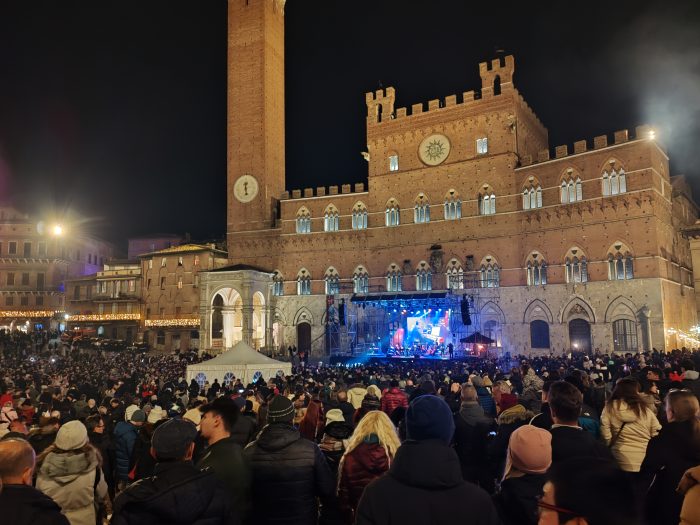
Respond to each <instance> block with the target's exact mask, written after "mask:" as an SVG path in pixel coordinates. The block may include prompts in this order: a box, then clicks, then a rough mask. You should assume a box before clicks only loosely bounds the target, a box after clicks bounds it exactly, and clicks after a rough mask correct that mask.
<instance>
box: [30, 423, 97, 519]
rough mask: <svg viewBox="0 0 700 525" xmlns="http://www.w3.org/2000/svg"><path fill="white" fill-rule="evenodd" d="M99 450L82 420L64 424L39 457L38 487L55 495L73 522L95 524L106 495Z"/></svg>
mask: <svg viewBox="0 0 700 525" xmlns="http://www.w3.org/2000/svg"><path fill="white" fill-rule="evenodd" d="M101 463H102V461H101V458H100V453H99V452H98V451H97V449H95V448H94V447H93V446H92V445H91V444H90V442H89V441H88V433H87V428H85V425H83V424H82V423H81V422H80V421H70V422H68V423H66V424H65V425H63V426H62V427H61V428H60V429H59V431H58V434H56V441H55V443H54V444H53V445H51V446H49V447H48V448H47V449H46V450H45V451H44V452H43V453H42V454H41V455H40V456H39V457H38V458H37V472H38V473H37V478H36V488H37V489H39V490H40V491H42V492H43V493H44V494H46V495H47V496H49V497H50V498H52V499H53V500H54V501H55V502H56V503H58V505H60V507H61V511H62V512H63V514H65V516H66V517H67V518H68V521H70V523H71V525H95V523H96V522H97V512H98V511H97V510H96V505H95V502H97V503H98V505H97V507H99V503H100V502H101V501H103V500H104V498H105V496H106V495H107V483H106V482H105V479H104V474H103V473H102V467H101Z"/></svg>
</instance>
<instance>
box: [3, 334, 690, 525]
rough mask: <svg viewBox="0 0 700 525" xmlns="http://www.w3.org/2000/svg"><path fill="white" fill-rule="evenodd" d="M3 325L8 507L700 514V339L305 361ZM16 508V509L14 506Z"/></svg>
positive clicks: (557, 517)
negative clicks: (196, 373)
mask: <svg viewBox="0 0 700 525" xmlns="http://www.w3.org/2000/svg"><path fill="white" fill-rule="evenodd" d="M49 347H50V343H48V344H47V342H46V341H45V340H39V341H27V340H26V339H22V338H17V337H13V338H11V337H8V336H3V337H2V339H1V340H0V349H1V351H2V357H1V358H0V406H1V407H2V410H1V412H0V482H1V483H0V523H11V524H16V525H22V524H32V525H42V524H68V523H70V524H71V525H94V524H104V523H113V524H115V525H126V524H149V525H151V524H154V525H157V524H185V523H187V524H207V525H209V524H211V525H215V524H219V523H221V524H229V523H230V524H234V523H235V524H238V523H244V524H302V525H306V524H309V525H311V524H328V525H330V524H338V525H342V524H350V523H358V524H389V523H431V524H443V523H450V524H452V523H464V524H489V525H490V524H494V525H495V524H498V523H502V524H504V525H510V524H518V525H527V524H535V523H540V524H554V523H557V524H564V523H565V524H579V525H582V524H589V525H599V524H613V523H614V524H619V525H626V524H639V523H642V524H649V525H665V524H674V525H677V524H679V523H681V524H700V419H699V418H700V408H699V404H698V399H699V397H700V377H699V374H698V372H697V370H700V353H699V352H698V351H690V350H686V349H680V350H674V351H673V352H670V353H659V352H657V351H653V352H645V353H637V354H626V355H607V354H602V353H600V352H593V353H591V355H584V354H583V353H578V352H573V353H571V354H568V355H563V356H553V355H552V356H539V357H532V356H527V357H526V356H514V357H513V358H509V359H497V358H471V359H468V360H466V361H427V360H425V361H424V362H422V361H420V360H416V361H404V362H398V363H374V364H365V365H359V366H354V367H350V368H348V367H344V366H335V367H329V366H324V367H314V366H305V367H296V368H295V369H294V370H293V374H292V375H291V376H287V377H281V376H278V377H274V378H269V379H268V380H267V381H265V380H263V379H260V380H259V381H258V382H256V383H255V384H244V383H242V382H241V381H240V379H238V378H234V379H233V380H232V381H231V382H230V383H227V384H223V383H222V382H221V381H220V380H221V379H222V378H216V379H214V380H213V381H212V383H211V384H209V383H207V384H205V385H204V386H203V387H202V385H200V384H198V383H197V382H195V381H191V382H189V383H188V382H187V381H185V379H184V377H185V370H186V366H187V364H190V363H194V362H197V361H199V360H201V359H202V358H204V357H207V356H205V355H200V354H198V353H196V352H183V353H179V354H175V355H153V354H134V353H100V352H95V351H92V350H90V351H87V352H83V353H79V352H77V351H72V352H71V351H65V349H61V348H49ZM5 520H7V521H5Z"/></svg>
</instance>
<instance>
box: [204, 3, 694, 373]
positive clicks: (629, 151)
mask: <svg viewBox="0 0 700 525" xmlns="http://www.w3.org/2000/svg"><path fill="white" fill-rule="evenodd" d="M284 6H285V1H284V0H228V30H229V35H228V173H227V177H228V178H227V182H228V192H227V197H228V223H227V233H228V250H229V263H230V265H229V266H226V267H223V268H217V269H215V270H212V271H210V272H202V273H201V276H200V286H201V289H202V293H201V302H200V315H201V330H200V334H201V336H200V340H201V342H200V345H201V347H202V348H207V349H210V348H217V349H227V348H229V349H230V348H233V346H234V345H235V344H236V343H237V342H238V341H240V340H243V341H245V342H246V343H248V344H250V345H251V346H253V347H254V348H257V349H265V350H266V351H269V352H270V353H283V352H284V348H285V347H287V346H289V345H292V344H294V345H296V346H297V347H298V348H299V349H304V350H308V351H309V352H311V354H312V355H315V356H317V357H323V359H324V360H326V356H328V355H330V356H333V355H334V354H335V355H338V354H341V355H342V354H344V353H345V352H348V351H349V349H353V352H356V353H358V354H359V353H361V352H374V351H375V350H377V349H381V350H382V351H385V350H387V349H388V348H389V345H393V346H394V347H396V346H397V345H398V346H399V348H400V349H401V348H403V347H402V345H410V344H411V340H412V338H414V336H413V335H412V336H410V338H408V339H407V338H406V334H408V333H411V332H412V329H413V327H415V324H416V323H415V318H414V317H415V316H416V315H417V314H418V313H419V309H420V311H422V312H423V314H424V315H427V314H428V313H430V314H431V316H432V317H431V321H430V327H429V328H430V330H428V331H423V332H421V333H423V334H429V335H431V336H435V337H437V338H438V339H442V341H443V343H444V342H447V341H452V342H453V343H454V344H455V346H457V345H458V344H459V342H460V340H461V339H463V338H465V336H467V335H468V334H469V333H471V332H472V331H473V330H479V331H480V332H481V333H482V334H485V335H487V336H488V337H489V338H491V339H492V340H493V341H494V343H493V345H492V346H493V350H494V351H498V352H505V351H509V352H516V353H525V354H527V353H530V352H533V351H537V352H544V353H549V352H568V351H570V350H571V349H583V350H592V349H595V348H598V349H600V350H603V351H606V352H612V351H618V352H636V351H638V350H640V349H643V350H650V349H651V348H659V349H668V348H674V347H679V346H681V345H683V344H685V342H684V341H689V339H687V337H686V333H684V331H686V330H689V328H690V327H694V326H695V325H696V324H697V315H696V304H695V294H694V293H693V286H692V285H693V274H692V261H691V257H690V247H689V244H688V240H687V237H685V234H684V229H686V228H688V227H690V226H691V225H693V224H694V223H695V220H696V218H697V217H698V216H699V215H700V208H698V206H697V205H696V204H695V203H694V201H693V199H692V195H691V193H690V190H689V188H688V186H687V184H686V183H685V182H684V181H683V180H682V177H671V176H670V175H669V159H668V157H667V155H666V152H665V151H664V149H663V147H662V145H661V144H660V143H659V142H658V141H657V140H656V138H655V135H654V134H651V133H650V132H649V128H647V127H644V126H640V127H638V128H637V130H636V132H635V133H634V134H633V135H630V134H629V133H628V131H627V130H618V131H616V132H615V133H614V134H612V135H609V134H605V135H600V136H597V137H594V138H593V139H592V140H590V139H582V140H579V141H577V142H575V143H574V144H573V149H570V147H569V145H558V146H555V147H553V148H552V147H550V145H549V142H548V132H547V129H546V128H545V126H544V125H543V124H542V123H541V122H540V120H539V119H538V118H537V115H536V114H535V112H534V111H533V110H532V109H531V108H530V107H529V106H528V104H527V103H526V101H525V100H524V99H523V97H522V95H521V94H520V93H519V91H518V90H517V89H516V86H515V84H514V73H515V61H514V58H513V57H512V56H510V55H509V56H504V57H500V58H498V59H496V60H492V61H490V62H482V63H480V64H479V73H480V77H481V86H479V88H478V89H476V90H473V91H464V92H462V93H461V94H453V95H448V96H446V97H444V98H442V99H435V100H430V101H427V103H426V102H417V103H414V104H412V105H410V106H405V107H395V106H396V102H397V100H398V98H397V91H396V90H395V89H394V88H393V87H387V88H386V89H382V90H379V91H376V92H374V93H366V94H365V100H366V103H367V120H366V133H367V153H366V160H367V161H368V174H367V175H368V180H367V184H364V183H357V184H355V185H351V184H338V183H337V182H335V181H330V180H329V182H330V185H329V186H321V187H317V188H303V189H291V190H287V189H286V188H285V145H284V141H285V129H284V128H285V119H284ZM358 95H359V94H358ZM552 154H553V155H552ZM686 231H687V230H686ZM467 297H468V298H469V301H470V303H471V305H472V306H470V308H471V309H472V313H473V317H472V319H471V320H472V321H473V322H472V323H471V324H469V323H463V322H461V320H460V316H459V315H458V314H456V312H458V311H459V310H460V308H461V307H460V306H459V305H460V303H459V300H460V299H465V298H467ZM334 305H338V308H337V309H336V308H335V306H334ZM339 305H343V315H341V314H340V306H339ZM436 307H437V308H436ZM409 309H410V310H412V312H409ZM443 309H444V310H443ZM443 311H445V312H446V313H445V314H444V315H443V314H439V313H440V312H443ZM435 312H438V314H435ZM409 313H412V314H413V317H411V318H410V320H409V317H408V315H409ZM440 315H443V316H442V317H440ZM436 316H437V317H436ZM438 317H439V318H438ZM343 321H346V322H343ZM433 329H434V330H433ZM444 330H447V332H448V333H447V335H445V334H443V332H444ZM679 334H680V335H679ZM421 337H424V336H421ZM684 337H686V339H683V338H684ZM694 340H695V339H694V338H693V341H694Z"/></svg>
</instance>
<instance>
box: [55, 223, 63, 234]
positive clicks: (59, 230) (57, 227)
mask: <svg viewBox="0 0 700 525" xmlns="http://www.w3.org/2000/svg"><path fill="white" fill-rule="evenodd" d="M53 234H54V235H56V236H60V235H63V226H61V225H60V224H56V225H55V226H54V227H53Z"/></svg>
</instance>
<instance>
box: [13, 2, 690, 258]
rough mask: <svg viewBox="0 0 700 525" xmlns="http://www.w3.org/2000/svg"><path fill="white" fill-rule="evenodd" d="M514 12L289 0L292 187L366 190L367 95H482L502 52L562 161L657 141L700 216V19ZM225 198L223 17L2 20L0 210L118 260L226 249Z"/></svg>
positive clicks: (682, 14)
mask: <svg viewBox="0 0 700 525" xmlns="http://www.w3.org/2000/svg"><path fill="white" fill-rule="evenodd" d="M510 5H511V3H510V2H501V3H494V2H467V1H457V0H431V1H429V2H428V1H422V2H417V1H416V2H408V1H406V0H353V1H342V2H341V1H339V0H288V1H287V7H286V111H287V144H286V146H287V188H288V189H294V188H303V187H316V186H321V185H326V186H328V185H334V184H343V183H353V182H361V181H364V180H366V177H367V166H366V163H365V162H364V160H363V159H362V157H361V155H360V152H361V151H363V150H365V149H366V146H365V128H364V126H365V115H366V108H365V104H364V93H365V92H366V91H371V90H374V89H377V88H378V87H379V86H380V83H381V85H383V86H385V87H386V86H394V87H395V88H396V90H397V107H401V106H410V105H411V104H413V103H417V102H427V101H428V100H430V99H434V98H444V97H445V96H447V95H450V94H461V93H462V92H463V91H468V90H472V89H479V87H480V80H479V74H478V63H479V62H481V61H484V60H490V59H491V58H493V57H495V51H496V50H497V49H503V50H505V52H506V53H510V54H513V55H515V71H516V72H515V79H514V84H515V86H516V88H517V89H518V90H519V91H520V92H521V93H522V94H523V96H524V97H525V99H526V101H527V102H528V103H529V104H530V106H531V107H532V108H533V109H534V111H535V112H536V113H537V115H538V116H539V118H540V120H541V121H542V122H543V123H544V125H545V126H546V127H547V128H548V129H549V133H550V146H551V147H552V148H554V146H556V145H559V144H565V143H566V144H569V145H571V144H572V143H573V142H574V141H576V140H579V139H584V138H585V139H588V140H589V141H592V138H593V136H595V135H600V134H604V133H608V134H612V133H613V132H614V131H616V130H618V129H624V128H629V129H630V130H632V129H633V128H634V127H635V126H636V125H639V124H643V123H650V124H653V125H654V126H656V127H657V129H658V131H659V136H660V139H661V141H662V142H664V143H665V144H666V145H667V147H668V150H669V155H670V157H671V162H672V166H671V167H672V174H679V173H684V174H686V175H687V176H688V177H689V179H690V181H691V184H692V185H693V187H694V189H695V194H696V197H697V199H698V200H700V169H699V168H698V165H697V162H694V161H695V158H694V157H695V156H694V153H695V151H697V149H698V147H700V9H699V8H698V7H697V2H694V1H692V0H688V1H686V2H651V1H644V0H639V1H634V2H630V1H615V2H611V1H606V2H597V1H596V2H561V1H558V2H550V1H538V2H518V3H516V4H515V5H517V7H510ZM506 6H508V7H507V8H506ZM225 185H226V2H225V1H224V0H188V1H181V0H167V1H165V0H148V1H145V0H139V1H132V0H119V1H115V0H113V1H100V2H95V1H94V0H84V1H66V0H63V1H61V2H56V1H46V2H43V1H36V0H9V1H8V0H5V1H3V2H2V4H0V201H4V202H6V203H14V204H16V205H17V206H19V207H20V208H22V209H24V210H26V211H28V212H30V213H36V214H38V215H39V216H41V217H43V218H47V219H52V218H57V219H61V217H68V216H70V215H73V216H75V215H81V216H84V217H87V218H88V220H87V221H84V222H81V224H80V226H79V227H80V228H81V229H82V230H83V233H85V234H94V235H101V236H104V237H106V238H107V239H109V240H112V241H114V242H115V243H116V244H117V246H118V247H119V248H120V249H122V250H124V251H125V249H126V239H127V237H129V236H137V235H146V234H150V233H155V232H172V233H182V232H189V233H190V234H191V235H192V236H193V238H198V239H204V238H211V237H216V236H223V235H224V233H225V224H226V200H225ZM63 220H68V219H65V218H64V219H63Z"/></svg>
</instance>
